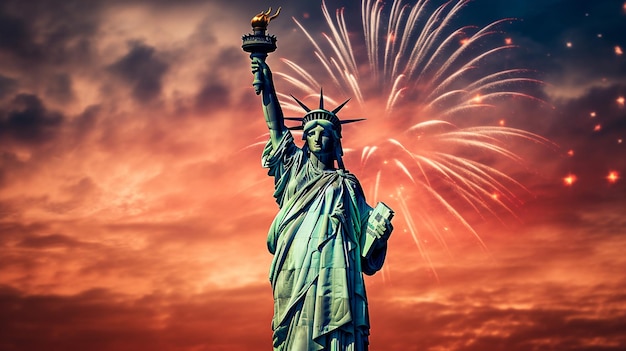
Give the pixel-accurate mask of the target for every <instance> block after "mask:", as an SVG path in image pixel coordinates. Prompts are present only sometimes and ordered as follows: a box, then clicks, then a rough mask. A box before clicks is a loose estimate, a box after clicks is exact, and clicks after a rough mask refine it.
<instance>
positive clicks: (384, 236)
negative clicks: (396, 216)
mask: <svg viewBox="0 0 626 351" xmlns="http://www.w3.org/2000/svg"><path fill="white" fill-rule="evenodd" d="M392 231H393V225H392V224H391V221H390V220H388V219H387V218H384V221H381V222H379V223H378V224H377V225H376V226H375V228H374V230H368V233H369V234H370V235H372V236H374V237H375V238H376V246H377V247H383V246H385V245H386V244H387V240H388V239H389V237H390V236H391V232H392Z"/></svg>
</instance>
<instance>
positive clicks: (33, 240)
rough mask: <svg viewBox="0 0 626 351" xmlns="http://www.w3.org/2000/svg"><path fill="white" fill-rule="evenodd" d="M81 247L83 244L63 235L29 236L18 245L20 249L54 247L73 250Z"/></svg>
mask: <svg viewBox="0 0 626 351" xmlns="http://www.w3.org/2000/svg"><path fill="white" fill-rule="evenodd" d="M80 245H81V243H80V242H79V241H77V240H75V239H73V238H70V237H68V236H66V235H63V234H50V235H40V236H27V237H25V238H24V239H22V241H20V242H19V244H18V246H20V247H25V248H31V249H46V248H53V247H57V248H59V247H62V248H71V247H76V246H80Z"/></svg>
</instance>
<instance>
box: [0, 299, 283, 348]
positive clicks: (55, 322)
mask: <svg viewBox="0 0 626 351" xmlns="http://www.w3.org/2000/svg"><path fill="white" fill-rule="evenodd" d="M261 292H265V293H266V294H267V293H268V292H267V287H266V286H246V287H244V288H238V289H226V290H217V291H215V292H212V293H210V294H208V293H205V294H198V295H195V296H193V297H191V298H185V299H181V298H177V297H176V296H168V295H164V294H159V293H155V294H152V295H147V296H143V297H138V298H132V297H129V296H126V295H122V294H116V293H114V292H111V291H109V290H105V289H92V290H88V291H85V292H82V293H79V294H76V295H70V296H61V295H51V294H42V295H27V294H24V293H22V292H21V291H19V290H16V289H14V288H11V287H10V286H0V309H2V311H3V313H2V315H1V316H0V349H2V350H6V351H14V350H20V351H31V350H32V351H34V350H42V349H46V350H51V351H60V350H69V349H79V350H93V351H101V350H118V351H127V350H128V351H130V350H140V349H150V350H155V351H160V350H171V351H176V350H180V351H183V350H190V349H198V350H218V349H224V350H231V349H232V350H234V349H254V348H257V347H258V345H264V344H268V343H271V339H270V334H268V333H267V330H268V329H269V320H270V313H271V306H270V305H267V304H258V303H256V302H254V301H255V300H256V297H257V296H258V295H259V293H261ZM229 306H233V307H234V306H238V307H243V308H237V309H233V308H229ZM225 320H228V321H229V322H228V324H224V321H225Z"/></svg>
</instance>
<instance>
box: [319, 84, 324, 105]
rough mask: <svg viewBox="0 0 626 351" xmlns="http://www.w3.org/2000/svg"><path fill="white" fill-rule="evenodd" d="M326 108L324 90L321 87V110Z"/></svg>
mask: <svg viewBox="0 0 626 351" xmlns="http://www.w3.org/2000/svg"><path fill="white" fill-rule="evenodd" d="M323 109H324V91H323V90H322V88H320V110H323Z"/></svg>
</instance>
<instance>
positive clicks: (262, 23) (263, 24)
mask: <svg viewBox="0 0 626 351" xmlns="http://www.w3.org/2000/svg"><path fill="white" fill-rule="evenodd" d="M271 12H272V8H271V7H270V8H269V10H267V12H261V13H259V14H258V15H256V16H254V17H253V18H252V21H250V24H251V25H252V31H253V33H252V34H246V35H244V36H242V37H241V40H242V41H243V44H242V45H241V48H242V49H243V51H245V52H249V53H250V59H253V58H255V57H258V58H259V59H260V60H262V61H265V58H267V54H268V53H270V52H274V51H275V50H276V37H275V36H273V35H267V34H266V31H267V25H268V24H269V23H270V21H271V20H273V19H274V18H276V17H278V14H279V13H280V7H279V8H278V10H277V11H276V13H275V14H274V15H272V16H270V13H271ZM252 85H253V86H254V91H255V92H256V94H257V95H259V94H260V93H261V90H262V89H261V87H262V86H263V82H262V81H261V72H256V73H255V74H254V81H253V82H252Z"/></svg>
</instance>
